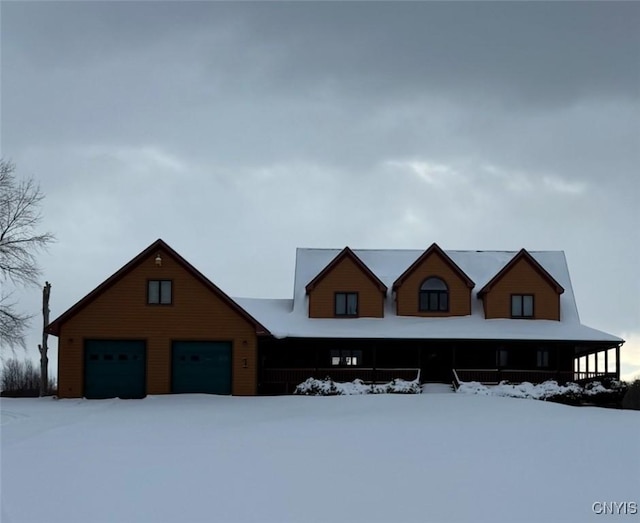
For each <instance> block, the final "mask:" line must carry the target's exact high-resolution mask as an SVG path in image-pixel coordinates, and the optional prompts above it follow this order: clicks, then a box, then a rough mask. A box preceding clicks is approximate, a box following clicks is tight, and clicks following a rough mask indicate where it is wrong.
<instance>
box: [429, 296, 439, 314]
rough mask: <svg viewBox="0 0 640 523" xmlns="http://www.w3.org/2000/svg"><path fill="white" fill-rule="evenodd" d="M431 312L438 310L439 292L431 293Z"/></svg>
mask: <svg viewBox="0 0 640 523" xmlns="http://www.w3.org/2000/svg"><path fill="white" fill-rule="evenodd" d="M429 310H430V311H437V310H438V293H437V292H430V293H429Z"/></svg>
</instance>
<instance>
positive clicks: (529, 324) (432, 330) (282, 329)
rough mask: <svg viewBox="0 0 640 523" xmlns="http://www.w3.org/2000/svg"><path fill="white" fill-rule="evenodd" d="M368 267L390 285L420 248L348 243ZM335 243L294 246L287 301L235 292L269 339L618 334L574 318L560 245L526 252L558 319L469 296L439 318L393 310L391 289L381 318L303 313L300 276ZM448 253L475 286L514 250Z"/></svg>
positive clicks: (585, 338)
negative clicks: (551, 294)
mask: <svg viewBox="0 0 640 523" xmlns="http://www.w3.org/2000/svg"><path fill="white" fill-rule="evenodd" d="M353 252H354V254H356V255H357V256H358V258H360V259H361V260H362V261H363V263H365V264H366V265H367V267H370V268H371V271H372V272H373V273H374V274H376V275H377V276H378V277H379V278H380V280H381V281H382V282H383V283H384V284H385V285H386V286H387V287H388V288H389V289H390V288H391V286H392V285H393V282H394V281H395V280H396V279H397V278H398V275H400V274H402V273H403V272H404V271H405V270H406V268H407V267H408V266H409V265H411V264H412V263H413V261H415V259H416V258H418V257H419V256H420V255H421V254H423V252H424V251H423V250H422V249H420V250H417V249H354V250H353ZM339 253H340V249H319V248H298V249H296V264H295V278H294V286H293V297H292V299H264V298H236V299H237V301H238V303H239V304H240V305H242V307H244V308H245V309H246V310H247V311H249V312H250V313H251V314H252V315H253V316H254V317H255V318H257V319H258V320H260V321H261V322H262V324H263V325H266V326H268V327H269V330H270V331H271V334H272V336H274V337H276V338H331V339H347V338H357V339H372V340H374V339H382V338H385V339H453V338H455V339H460V340H478V339H483V340H549V341H554V340H555V341H557V340H564V341H566V340H570V341H575V342H576V343H577V342H580V343H582V342H585V343H591V342H598V343H611V346H614V345H615V344H619V343H622V342H623V340H622V339H621V338H619V337H617V336H613V335H612V334H608V333H606V332H602V331H599V330H596V329H592V328H590V327H587V326H586V325H583V324H582V323H581V322H580V317H579V315H578V309H577V307H576V302H575V297H574V294H573V288H572V285H571V278H570V276H569V268H568V266H567V260H566V257H565V255H564V252H562V251H530V253H529V254H530V255H531V256H532V257H533V258H535V260H536V261H537V262H538V263H539V264H540V265H541V266H542V267H544V269H545V270H546V271H547V272H549V274H551V275H552V276H553V278H554V279H555V280H556V281H557V282H559V283H560V284H561V285H562V286H563V287H564V289H565V292H564V293H563V294H562V295H561V296H560V297H559V298H560V321H556V320H535V321H531V320H528V319H523V320H517V319H512V318H508V319H503V318H500V319H485V317H484V309H483V306H482V301H481V300H475V299H472V300H471V315H469V316H459V317H445V318H423V317H415V316H398V315H397V314H396V308H395V301H394V300H393V299H392V296H391V290H388V291H387V292H388V294H387V299H385V300H384V317H383V318H354V319H350V320H348V321H337V320H335V319H333V318H309V307H308V296H307V293H306V290H305V284H306V282H308V281H310V280H312V279H313V278H314V277H315V276H316V275H317V274H318V273H319V272H320V271H321V270H322V269H323V268H324V267H325V266H326V265H327V264H329V263H330V262H331V261H332V260H333V259H334V258H335V257H336V256H337V255H338V254H339ZM446 253H447V255H448V256H449V257H450V258H451V259H452V260H453V261H454V262H455V263H456V265H458V266H459V267H460V268H461V269H462V270H463V271H464V272H465V273H466V274H468V275H469V277H470V278H472V279H473V281H475V282H477V285H476V287H475V288H474V289H471V297H472V298H474V297H475V296H476V294H477V291H476V289H479V288H482V286H483V285H484V284H485V283H486V282H488V281H490V280H491V279H492V278H493V277H494V276H495V275H496V274H497V273H498V272H499V271H500V269H501V268H503V267H504V266H505V265H506V264H507V263H509V261H510V260H511V259H512V258H513V257H514V256H515V255H516V254H517V252H516V251H478V250H473V251H469V250H467V251H450V250H448V251H446Z"/></svg>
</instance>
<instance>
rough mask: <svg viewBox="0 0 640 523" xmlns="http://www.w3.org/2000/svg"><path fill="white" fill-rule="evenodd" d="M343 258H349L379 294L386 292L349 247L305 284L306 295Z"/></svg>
mask: <svg viewBox="0 0 640 523" xmlns="http://www.w3.org/2000/svg"><path fill="white" fill-rule="evenodd" d="M345 258H349V259H350V260H352V261H353V262H354V263H355V264H356V266H357V267H358V268H359V269H360V270H361V271H362V272H363V273H364V274H365V276H367V277H368V278H369V279H370V280H371V281H372V282H373V284H374V285H376V286H377V287H378V289H379V290H380V292H384V293H386V292H387V286H386V285H385V284H384V283H382V281H380V278H378V277H377V276H376V275H375V274H374V273H373V272H372V271H371V269H369V267H367V266H366V265H365V263H364V262H363V261H362V260H361V259H360V258H358V257H357V256H356V254H355V253H354V252H353V251H352V250H351V249H349V247H345V248H344V249H342V251H340V253H339V254H338V255H337V256H336V257H335V258H334V259H333V260H331V261H330V262H329V264H328V265H327V266H325V268H324V269H322V270H321V271H320V272H319V273H318V275H317V276H316V277H315V278H313V280H311V281H310V282H309V283H307V286H306V287H305V290H306V291H307V293H309V292H310V291H312V290H313V289H314V288H315V286H316V285H318V283H320V281H322V280H323V279H324V278H325V276H327V274H329V273H330V272H331V271H332V270H333V268H334V267H335V266H336V265H338V264H339V263H340V262H341V261H342V260H344V259H345Z"/></svg>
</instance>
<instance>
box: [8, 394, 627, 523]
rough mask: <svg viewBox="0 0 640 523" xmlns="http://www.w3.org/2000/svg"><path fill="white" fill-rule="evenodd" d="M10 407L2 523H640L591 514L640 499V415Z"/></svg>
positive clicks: (48, 402) (246, 404)
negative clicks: (602, 506)
mask: <svg viewBox="0 0 640 523" xmlns="http://www.w3.org/2000/svg"><path fill="white" fill-rule="evenodd" d="M0 405H1V411H2V426H1V437H2V455H1V459H2V484H1V489H2V490H1V492H2V518H1V520H2V522H3V523H19V522H36V523H47V522H52V523H53V522H58V521H60V522H65V523H67V522H76V521H77V522H82V523H89V522H103V521H108V522H132V523H142V522H154V523H156V522H181V523H182V522H184V523H188V522H199V521H203V522H236V521H238V522H260V523H269V522H278V523H281V522H296V523H306V522H331V523H335V522H361V521H362V522H374V521H384V522H386V523H401V522H409V521H412V522H415V523H418V522H446V521H469V522H483V521H491V522H509V523H511V522H520V521H532V522H563V523H564V522H579V523H583V522H588V521H605V520H615V521H621V522H622V521H638V518H639V517H640V516H638V515H637V514H636V515H626V516H611V515H609V516H602V515H600V516H599V515H596V514H595V513H594V512H593V511H592V505H593V504H594V503H595V502H598V501H601V502H613V501H617V502H624V501H627V502H636V503H638V502H640V487H639V485H640V452H639V446H638V445H639V444H638V442H639V440H640V412H634V411H620V410H608V409H599V408H591V407H581V408H577V407H568V406H563V405H558V404H552V403H546V402H542V401H534V400H523V399H510V398H500V397H487V396H476V395H464V394H452V393H451V394H446V393H437V392H434V391H432V392H427V393H425V394H421V395H373V396H371V395H367V396H337V397H297V396H289V397H257V398H239V397H219V396H205V395H182V396H152V397H148V398H146V399H144V400H127V401H124V400H102V401H97V400H94V401H87V400H59V401H56V400H52V399H42V400H40V399H2V401H1V402H0ZM38 485H41V487H39V486H38Z"/></svg>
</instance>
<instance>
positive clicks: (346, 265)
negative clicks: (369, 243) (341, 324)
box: [309, 258, 384, 321]
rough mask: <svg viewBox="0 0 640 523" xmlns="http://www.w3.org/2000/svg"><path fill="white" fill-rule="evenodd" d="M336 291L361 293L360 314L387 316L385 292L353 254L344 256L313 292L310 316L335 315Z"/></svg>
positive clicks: (310, 300)
mask: <svg viewBox="0 0 640 523" xmlns="http://www.w3.org/2000/svg"><path fill="white" fill-rule="evenodd" d="M336 292H357V293H358V316H359V317H368V318H382V317H383V315H384V294H383V293H382V291H380V289H379V288H378V286H377V285H376V284H375V283H373V281H371V278H369V277H368V276H367V275H366V274H364V272H363V271H362V269H361V268H360V267H358V266H357V265H356V264H355V263H354V262H353V260H351V259H350V258H343V259H342V260H341V261H340V262H339V263H338V264H337V265H336V266H335V267H334V268H333V269H332V270H331V272H329V273H328V274H327V275H326V276H325V277H324V278H322V280H320V281H319V282H318V283H317V285H316V286H315V287H314V288H313V290H311V291H310V292H309V317H310V318H334V317H335V314H334V313H335V293H336ZM345 321H346V320H345Z"/></svg>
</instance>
